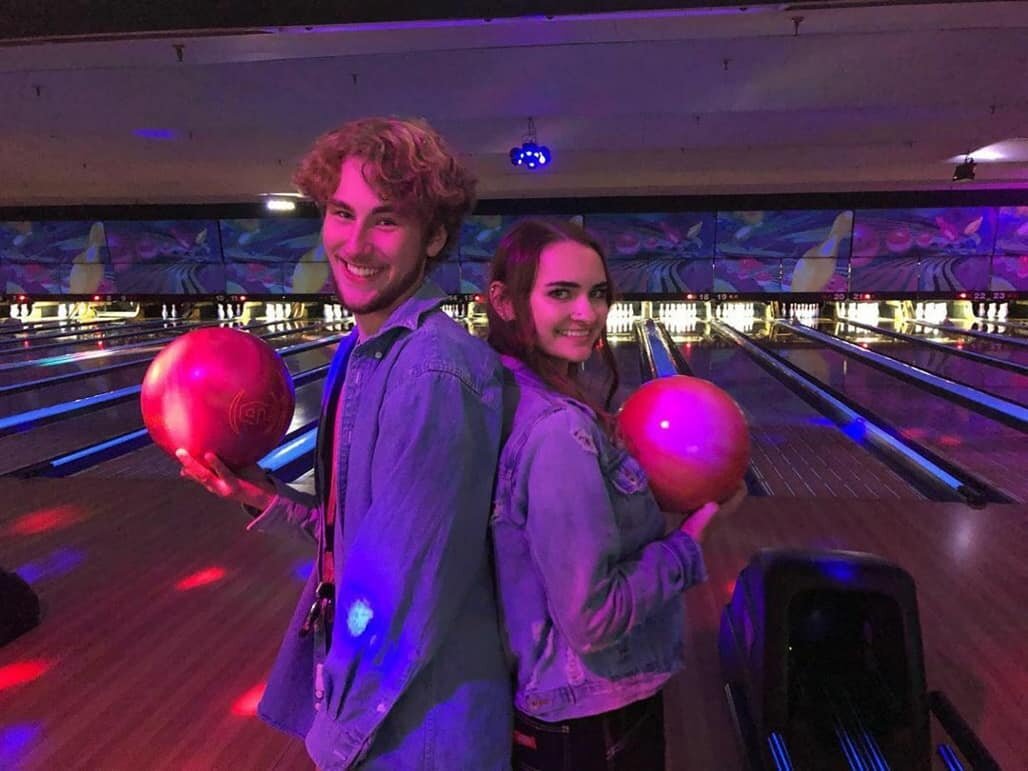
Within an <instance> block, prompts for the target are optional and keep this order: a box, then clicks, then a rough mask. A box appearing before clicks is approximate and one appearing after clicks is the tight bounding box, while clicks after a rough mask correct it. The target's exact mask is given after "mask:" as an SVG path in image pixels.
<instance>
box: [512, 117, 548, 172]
mask: <svg viewBox="0 0 1028 771" xmlns="http://www.w3.org/2000/svg"><path fill="white" fill-rule="evenodd" d="M551 160H553V155H552V154H551V153H550V148H548V147H546V146H545V145H540V144H539V142H538V141H537V140H536V136H535V121H534V120H532V119H531V118H529V119H528V132H527V133H526V134H525V136H524V137H522V142H521V147H512V148H510V162H511V165H512V166H524V167H525V168H527V169H532V170H534V169H538V168H542V167H543V166H547V165H549V163H550V161H551Z"/></svg>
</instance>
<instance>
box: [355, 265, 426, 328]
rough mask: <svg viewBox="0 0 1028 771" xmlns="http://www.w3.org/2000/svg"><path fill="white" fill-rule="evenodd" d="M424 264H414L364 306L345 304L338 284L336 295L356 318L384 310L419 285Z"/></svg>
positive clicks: (422, 275)
mask: <svg viewBox="0 0 1028 771" xmlns="http://www.w3.org/2000/svg"><path fill="white" fill-rule="evenodd" d="M425 263H426V261H425V260H421V261H420V262H417V263H415V265H414V267H413V268H411V270H410V271H408V272H407V273H405V274H404V275H402V276H400V278H399V279H398V280H397V281H396V282H395V283H393V284H391V285H390V286H387V287H386V288H385V289H384V290H383V291H382V292H381V293H380V294H379V295H377V296H375V297H372V298H371V300H369V301H368V302H366V303H365V304H364V305H351V304H349V303H347V302H346V297H344V296H343V293H342V291H340V289H339V286H338V283H337V285H336V294H337V295H339V298H340V299H341V300H342V301H343V306H344V307H345V308H346V309H347V310H348V311H350V313H353V314H354V315H357V316H360V315H364V314H367V313H376V312H378V311H381V310H385V309H386V308H389V307H390V306H391V305H392V304H393V303H395V302H396V301H397V300H398V299H399V298H401V297H402V296H403V295H404V294H406V293H407V292H408V291H410V289H411V288H412V287H415V286H417V285H418V284H420V283H421V281H422V279H423V277H424V275H425V267H426V265H425ZM343 270H346V267H345V266H344V267H343Z"/></svg>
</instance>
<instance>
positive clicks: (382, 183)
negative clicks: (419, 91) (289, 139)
mask: <svg viewBox="0 0 1028 771" xmlns="http://www.w3.org/2000/svg"><path fill="white" fill-rule="evenodd" d="M351 157H356V158H360V159H362V160H363V161H364V162H365V165H364V178H365V180H366V181H367V183H368V184H369V185H371V187H372V188H373V189H374V190H375V192H376V193H377V194H378V195H379V196H380V197H381V198H382V199H383V200H386V201H390V202H391V203H393V204H395V205H396V206H398V207H399V208H401V209H403V210H407V211H411V212H414V214H415V216H416V217H417V219H418V221H419V222H420V223H421V224H422V226H423V227H424V232H425V237H426V239H427V238H428V237H429V236H430V234H432V233H434V232H435V231H436V229H437V228H438V227H439V226H442V227H443V228H444V229H445V230H446V245H445V246H444V247H443V249H442V250H441V251H440V253H439V255H437V257H436V259H440V258H441V257H442V256H444V255H445V254H446V252H447V251H449V249H450V248H451V247H452V246H453V244H454V243H455V242H456V241H457V239H458V237H459V235H460V225H461V221H462V220H463V219H464V217H465V215H466V214H467V213H468V212H470V211H471V209H472V208H473V207H474V205H475V185H476V179H475V177H474V176H473V175H472V174H471V172H469V171H468V170H467V169H466V168H464V166H463V165H462V164H461V163H460V161H458V160H457V158H456V157H455V155H454V154H453V151H451V150H450V148H449V147H448V146H447V145H446V142H445V141H443V138H442V137H441V136H439V134H438V133H436V131H435V129H433V128H432V127H431V126H429V125H428V123H426V122H425V121H423V120H407V119H400V118H361V119H359V120H354V121H350V122H348V123H344V124H343V125H342V126H340V127H339V128H337V129H335V130H334V131H329V132H328V133H327V134H322V135H321V136H320V137H318V139H317V141H315V143H314V146H313V147H312V148H311V149H310V151H309V152H308V153H307V155H305V156H304V157H303V159H302V160H301V161H300V165H299V166H298V167H297V169H296V172H295V173H294V174H293V184H295V185H296V187H297V188H298V189H299V190H300V192H302V193H303V194H304V195H306V196H308V197H309V198H311V199H313V200H314V201H315V203H317V204H318V206H319V207H320V208H321V209H322V210H324V208H325V206H326V204H327V202H328V201H329V199H330V198H331V197H332V194H333V193H334V192H335V190H336V187H337V186H338V185H339V172H340V168H341V166H342V165H343V162H344V161H345V160H346V159H347V158H351Z"/></svg>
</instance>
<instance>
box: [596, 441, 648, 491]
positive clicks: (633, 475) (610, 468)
mask: <svg viewBox="0 0 1028 771" xmlns="http://www.w3.org/2000/svg"><path fill="white" fill-rule="evenodd" d="M606 466H607V467H606V470H605V473H604V476H605V477H606V478H607V480H608V482H610V484H611V486H612V487H613V488H614V490H615V492H617V493H618V494H620V495H623V496H627V497H631V496H634V495H639V494H644V493H645V492H646V491H647V489H648V485H649V480H647V478H646V472H645V471H643V469H642V466H640V465H639V462H638V461H637V460H636V459H635V458H633V457H632V456H631V455H629V454H628V451H627V450H622V449H618V450H615V451H614V453H613V455H612V457H611V458H610V459H609V460H608V462H607V464H606Z"/></svg>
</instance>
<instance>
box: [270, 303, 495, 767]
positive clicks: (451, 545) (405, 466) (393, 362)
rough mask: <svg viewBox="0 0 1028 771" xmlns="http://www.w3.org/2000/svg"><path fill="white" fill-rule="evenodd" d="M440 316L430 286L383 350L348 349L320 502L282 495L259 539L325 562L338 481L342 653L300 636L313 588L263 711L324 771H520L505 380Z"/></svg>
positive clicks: (325, 429) (324, 425) (328, 420)
mask: <svg viewBox="0 0 1028 771" xmlns="http://www.w3.org/2000/svg"><path fill="white" fill-rule="evenodd" d="M442 299H443V295H442V294H441V292H439V290H438V289H436V288H435V287H434V286H433V285H431V284H426V285H424V286H423V287H422V288H421V289H420V290H419V291H418V293H417V294H416V295H414V296H413V297H412V298H411V299H410V300H408V301H406V302H405V303H404V304H402V305H401V306H400V307H399V308H397V309H396V311H395V312H394V313H393V314H392V315H391V316H390V318H389V320H388V321H387V322H386V324H384V325H383V327H382V329H381V330H380V331H379V332H378V334H376V335H374V336H373V337H370V338H368V339H367V340H363V341H360V342H358V341H357V340H356V332H354V333H353V334H352V335H351V336H350V337H349V338H347V339H346V340H344V342H343V344H342V345H340V348H339V350H338V351H337V353H336V357H335V359H334V361H333V365H332V367H331V369H330V371H329V378H328V381H327V382H326V385H325V393H326V394H327V398H326V399H325V401H324V404H323V407H322V422H321V424H320V434H321V435H322V436H320V437H319V454H318V462H317V467H316V471H315V476H316V478H317V480H318V489H319V494H318V495H315V496H304V495H302V494H299V493H297V492H296V491H294V490H292V488H289V487H287V486H286V485H279V495H278V496H277V497H276V498H275V500H274V501H273V502H272V503H271V504H270V505H269V507H268V508H267V509H266V510H265V511H264V512H262V513H261V515H260V516H259V517H258V518H257V519H256V520H254V522H253V523H251V527H252V528H253V529H257V530H261V531H266V532H269V531H280V530H286V531H291V532H294V533H301V534H306V535H307V536H308V537H310V538H312V539H315V540H316V541H317V542H318V543H319V550H320V549H321V548H323V544H321V543H320V541H321V538H320V529H321V527H322V524H321V523H322V513H323V510H324V506H325V505H326V504H325V501H326V500H327V496H326V495H325V493H324V488H325V487H326V484H325V483H326V480H327V479H328V478H329V477H328V475H327V474H326V471H327V470H328V469H329V468H330V467H331V466H332V465H334V467H335V469H336V472H335V479H336V498H337V500H338V501H339V502H340V503H341V505H340V506H339V507H338V509H337V512H336V523H335V528H334V544H335V546H334V553H335V565H336V602H335V621H334V624H333V625H332V631H331V645H330V646H327V647H328V650H327V654H326V651H325V648H326V643H327V641H326V640H325V639H324V635H317V634H315V635H310V636H308V637H303V638H301V637H299V635H298V631H299V628H300V626H301V624H302V621H303V618H304V616H305V615H306V613H307V611H308V609H309V608H310V607H311V604H312V602H313V600H314V591H315V585H316V583H317V576H316V575H314V574H313V573H312V575H311V577H310V578H309V579H308V581H307V584H306V586H305V587H304V589H303V593H302V595H301V597H300V602H299V604H298V605H297V608H296V611H295V612H294V614H293V618H292V621H291V622H290V624H289V628H288V630H287V631H286V634H285V638H284V640H283V642H282V646H281V649H280V651H279V655H278V658H277V660H276V662H275V665H274V667H273V669H272V672H271V674H270V676H269V679H268V685H267V687H266V690H265V693H264V697H263V699H262V700H261V703H260V707H259V712H260V714H261V716H262V717H263V718H264V719H265V720H267V721H268V722H270V723H272V724H273V725H275V726H277V727H279V728H281V729H283V730H286V731H289V732H291V733H294V734H297V735H298V736H301V737H303V738H304V739H305V741H306V746H307V750H308V752H309V753H310V756H311V758H312V759H313V760H314V761H315V762H316V763H317V765H318V766H319V767H320V768H322V769H325V770H326V771H334V770H337V769H349V768H354V767H356V766H357V765H358V764H360V768H361V769H411V770H412V771H413V770H414V769H419V770H421V769H424V770H425V771H429V770H431V769H447V770H449V769H469V770H471V769H474V771H484V770H488V771H491V770H492V769H507V768H509V766H510V737H511V720H512V716H511V712H512V708H511V688H510V675H509V670H508V669H507V667H506V664H505V661H504V657H503V649H502V644H501V640H500V633H499V626H498V615H497V610H496V602H495V594H494V586H493V580H492V578H493V577H492V573H491V566H490V559H489V546H488V530H489V524H488V519H489V508H490V500H491V494H492V489H493V482H494V478H495V469H496V462H497V456H498V454H499V445H500V432H501V428H502V417H503V409H502V395H503V389H502V381H501V377H502V376H501V373H502V367H500V365H499V362H498V360H497V358H496V356H495V354H494V353H493V352H492V351H491V350H490V349H489V348H488V346H486V345H485V344H484V343H483V342H481V341H479V340H477V339H475V338H473V337H471V336H470V335H468V334H467V332H466V331H465V330H464V329H462V328H461V327H459V326H458V325H457V324H455V323H454V322H453V321H452V320H450V319H449V318H447V316H446V315H445V314H443V313H442V311H441V310H439V307H438V306H439V304H440V302H441V301H442ZM344 374H345V392H344V395H343V396H342V397H340V396H339V391H340V381H341V379H342V378H343V376H344ZM337 408H338V410H341V412H340V413H339V414H338V416H337V418H336V420H337V422H335V421H333V418H332V416H333V415H335V414H336V409H337ZM333 425H335V426H336V431H335V433H334V435H333V433H332V427H333ZM326 435H327V436H330V437H331V439H332V441H321V439H322V438H323V437H325V436H326Z"/></svg>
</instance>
